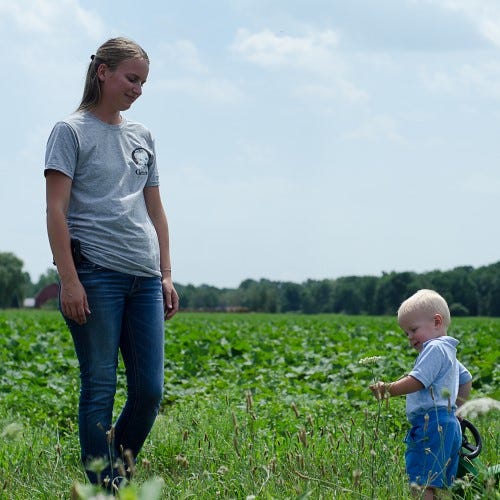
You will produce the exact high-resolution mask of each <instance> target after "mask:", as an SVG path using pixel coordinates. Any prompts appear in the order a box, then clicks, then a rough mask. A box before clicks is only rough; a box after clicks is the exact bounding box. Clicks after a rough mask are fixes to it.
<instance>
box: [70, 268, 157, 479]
mask: <svg viewBox="0 0 500 500" xmlns="http://www.w3.org/2000/svg"><path fill="white" fill-rule="evenodd" d="M77 271H78V276H79V278H80V281H81V283H82V285H83V287H84V288H85V291H86V293H87V299H88V303H89V308H90V311H91V314H90V315H89V316H88V317H87V323H86V324H84V325H78V324H77V323H76V322H74V321H72V320H69V319H66V323H67V325H68V327H69V329H70V331H71V335H72V337H73V342H74V344H75V350H76V354H77V357H78V361H79V364H80V379H81V389H80V403H79V414H78V424H79V435H80V445H81V453H82V461H83V463H84V465H85V466H86V468H87V475H88V477H89V479H90V481H91V482H93V483H97V482H99V479H100V480H101V481H102V480H104V479H105V477H106V476H108V477H109V478H110V479H111V480H114V479H115V478H116V477H117V475H118V474H117V469H116V466H115V465H116V460H117V459H120V458H121V459H122V460H123V452H124V451H125V450H130V451H131V452H132V454H133V457H134V459H135V457H137V454H138V453H139V451H140V449H141V447H142V445H143V443H144V441H145V440H146V438H147V436H148V434H149V431H150V430H151V427H152V426H153V423H154V421H155V418H156V415H157V414H158V410H159V407H160V401H161V397H162V392H163V371H164V323H163V294H162V287H161V280H160V278H159V277H137V276H131V275H129V274H123V273H119V272H116V271H111V270H109V269H104V268H102V267H99V266H97V265H95V264H93V263H91V262H89V261H88V260H84V261H83V262H82V263H81V264H79V265H78V266H77ZM119 351H120V352H121V355H122V358H123V362H124V365H125V374H126V379H127V401H126V403H125V406H124V407H123V409H122V411H121V413H120V415H119V417H118V419H117V421H116V423H115V424H114V426H113V424H112V418H113V404H114V398H115V393H116V382H117V367H118V352H119ZM112 426H113V427H114V429H113V431H112V432H111V433H110V432H109V431H111V429H112ZM102 457H103V458H105V460H106V461H107V462H108V466H107V467H106V468H105V469H104V470H103V471H102V472H101V473H99V474H96V473H95V472H93V471H90V470H88V464H89V462H91V461H92V459H95V458H102Z"/></svg>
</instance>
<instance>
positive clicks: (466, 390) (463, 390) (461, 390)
mask: <svg viewBox="0 0 500 500" xmlns="http://www.w3.org/2000/svg"><path fill="white" fill-rule="evenodd" d="M471 389H472V380H469V381H468V382H466V383H465V384H462V385H459V386H458V394H457V401H456V403H455V404H456V405H457V408H458V407H460V406H462V405H463V404H464V403H465V402H466V401H467V400H468V399H469V394H470V391H471Z"/></svg>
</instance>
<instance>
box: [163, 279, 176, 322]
mask: <svg viewBox="0 0 500 500" xmlns="http://www.w3.org/2000/svg"><path fill="white" fill-rule="evenodd" d="M161 286H162V289H163V310H164V312H165V319H170V318H172V317H173V316H174V315H175V313H176V312H177V311H178V310H179V296H178V295H177V291H176V290H175V288H174V285H173V283H172V278H171V277H170V276H167V277H164V278H162V280H161Z"/></svg>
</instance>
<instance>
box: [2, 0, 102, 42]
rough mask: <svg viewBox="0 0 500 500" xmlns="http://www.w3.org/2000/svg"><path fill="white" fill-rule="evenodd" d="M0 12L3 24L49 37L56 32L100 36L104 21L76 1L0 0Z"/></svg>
mask: <svg viewBox="0 0 500 500" xmlns="http://www.w3.org/2000/svg"><path fill="white" fill-rule="evenodd" d="M0 14H1V15H2V16H1V17H2V19H3V21H4V24H5V25H12V24H13V25H14V26H15V27H16V28H17V29H19V30H20V31H22V32H25V33H33V34H43V35H50V36H52V35H53V34H54V33H57V34H58V35H59V36H60V34H61V33H64V34H65V35H69V34H71V35H72V36H75V33H76V31H75V28H78V29H79V30H80V31H79V35H81V34H82V31H81V30H82V29H83V34H84V35H87V36H89V37H90V38H96V37H99V36H100V35H101V34H102V32H103V24H102V22H101V20H100V18H99V16H97V15H96V14H94V13H92V12H91V11H88V10H86V9H84V8H82V7H80V5H79V4H78V1H77V0H16V1H15V2H13V1H9V0H0Z"/></svg>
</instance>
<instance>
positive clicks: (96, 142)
mask: <svg viewBox="0 0 500 500" xmlns="http://www.w3.org/2000/svg"><path fill="white" fill-rule="evenodd" d="M47 170H57V171H59V172H62V173H63V174H65V175H67V176H68V177H70V178H71V179H72V180H73V183H72V186H71V195H70V201H69V208H68V214H67V221H68V227H69V231H70V234H71V236H72V237H73V238H77V239H79V240H80V242H81V248H82V253H83V255H84V256H85V257H87V258H88V259H89V260H90V261H91V262H94V263H95V264H97V265H99V266H102V267H106V268H108V269H112V270H114V271H119V272H123V273H127V274H132V275H135V276H161V273H160V251H159V244H158V238H157V235H156V231H155V228H154V226H153V224H152V222H151V220H150V218H149V215H148V212H147V209H146V203H145V200H144V194H143V189H144V187H146V186H158V185H159V179H158V169H157V166H156V156H155V149H154V141H153V138H152V137H151V133H150V132H149V130H147V129H146V128H145V127H144V126H143V125H141V124H139V123H133V122H130V121H128V120H126V119H125V118H123V119H122V122H121V123H120V124H119V125H109V124H107V123H104V122H102V121H101V120H99V119H98V118H96V117H95V116H94V115H92V114H91V113H88V112H76V113H74V114H72V115H71V116H69V117H68V118H67V119H65V120H64V121H61V122H58V123H57V124H56V125H55V126H54V128H53V130H52V133H51V134H50V137H49V140H48V142H47V149H46V154H45V173H46V172H47Z"/></svg>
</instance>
